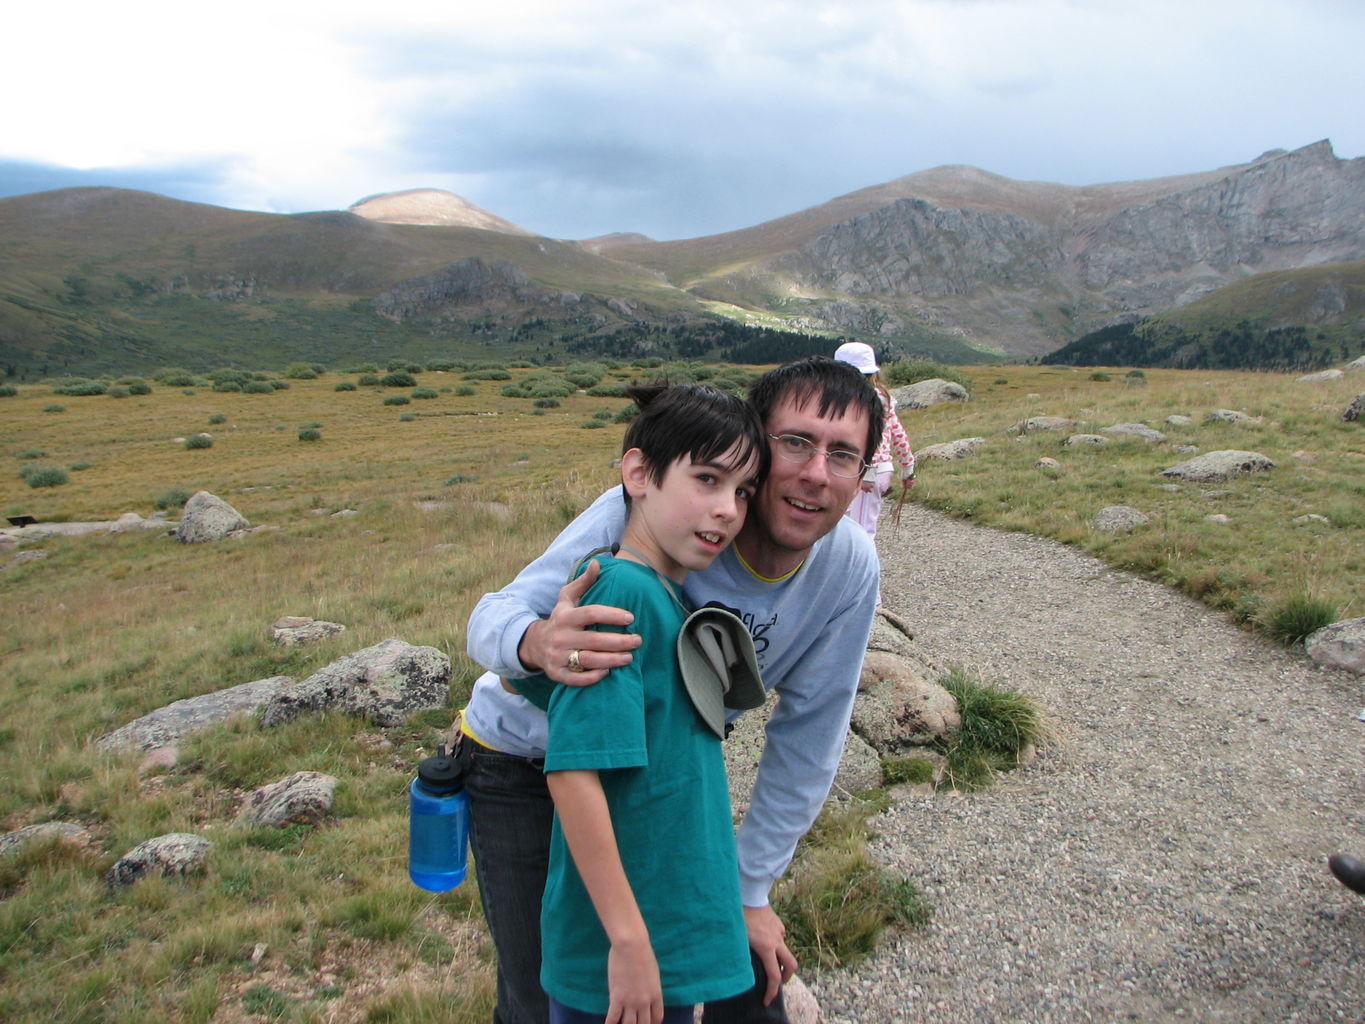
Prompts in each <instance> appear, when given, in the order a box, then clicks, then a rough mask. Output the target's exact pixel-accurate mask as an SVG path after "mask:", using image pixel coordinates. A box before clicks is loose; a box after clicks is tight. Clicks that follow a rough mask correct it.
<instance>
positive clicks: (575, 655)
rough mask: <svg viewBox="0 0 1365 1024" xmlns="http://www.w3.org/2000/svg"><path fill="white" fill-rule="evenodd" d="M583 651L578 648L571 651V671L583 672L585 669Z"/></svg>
mask: <svg viewBox="0 0 1365 1024" xmlns="http://www.w3.org/2000/svg"><path fill="white" fill-rule="evenodd" d="M582 653H583V652H582V651H579V650H577V649H575V650H572V651H570V652H569V662H568V664H569V671H570V672H582V671H584V669H583V660H582V658H581V657H580V655H581V654H582Z"/></svg>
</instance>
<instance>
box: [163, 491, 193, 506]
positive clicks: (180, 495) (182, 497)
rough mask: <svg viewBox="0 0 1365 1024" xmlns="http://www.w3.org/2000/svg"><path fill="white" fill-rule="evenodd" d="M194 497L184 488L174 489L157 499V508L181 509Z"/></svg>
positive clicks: (164, 492)
mask: <svg viewBox="0 0 1365 1024" xmlns="http://www.w3.org/2000/svg"><path fill="white" fill-rule="evenodd" d="M193 496H194V495H193V494H192V493H191V492H189V491H187V490H185V488H183V487H172V488H171V489H170V490H169V491H162V492H161V493H160V494H159V495H157V497H156V507H157V508H160V509H168V508H181V507H182V506H183V505H184V504H185V502H187V501H189V500H190V498H192V497H193Z"/></svg>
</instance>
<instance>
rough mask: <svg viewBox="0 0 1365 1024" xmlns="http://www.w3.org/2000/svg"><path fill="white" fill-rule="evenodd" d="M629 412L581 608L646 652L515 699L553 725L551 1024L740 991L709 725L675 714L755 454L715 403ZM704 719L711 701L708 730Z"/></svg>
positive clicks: (659, 390)
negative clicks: (613, 499) (701, 598)
mask: <svg viewBox="0 0 1365 1024" xmlns="http://www.w3.org/2000/svg"><path fill="white" fill-rule="evenodd" d="M631 397H632V398H634V399H635V401H636V403H637V404H638V405H639V406H640V410H641V412H640V414H639V416H637V417H636V419H635V421H634V422H633V423H632V424H631V426H630V428H629V429H628V430H627V433H626V438H625V444H624V454H623V456H622V459H621V479H622V484H623V489H624V492H625V498H626V502H627V505H628V509H629V511H628V518H627V521H626V529H625V534H624V536H623V537H622V540H621V544H620V546H619V549H618V551H617V553H616V554H615V555H614V556H602V557H598V558H596V559H594V560H592V561H591V562H589V563H588V567H587V569H585V571H587V572H596V573H597V574H598V575H597V579H596V580H595V581H594V582H593V584H592V586H591V588H590V589H589V590H588V592H587V594H586V595H585V597H584V598H583V602H582V603H583V604H599V603H600V604H607V605H612V606H615V607H618V608H625V609H628V610H630V611H631V612H632V613H633V614H634V616H635V621H634V624H633V625H632V626H631V627H630V628H631V630H632V631H634V632H636V633H639V634H640V635H641V636H642V637H643V643H642V645H641V647H640V648H639V649H638V650H636V651H635V655H634V659H633V661H632V662H631V664H630V665H628V666H626V667H624V668H618V669H613V670H612V671H611V672H610V673H609V674H608V675H607V676H606V678H604V679H603V680H602V681H601V682H599V683H597V684H596V685H593V686H583V687H579V686H558V685H555V684H553V683H551V682H550V681H549V680H548V679H546V678H545V677H544V676H539V677H532V678H530V679H524V680H518V681H517V683H516V686H517V689H518V690H520V691H521V692H522V693H523V694H524V695H525V696H526V697H527V698H528V699H530V700H531V701H532V702H533V703H536V704H538V705H540V706H541V707H543V708H545V709H546V711H547V713H548V720H549V739H548V742H547V744H546V755H545V772H546V781H547V783H548V786H549V789H550V793H551V795H552V796H553V798H554V804H555V821H554V828H553V832H552V835H551V845H550V867H549V875H548V878H547V881H546V887H545V894H544V899H543V903H542V912H541V930H542V943H543V945H542V959H541V965H542V966H541V984H542V985H543V987H544V989H545V991H546V993H547V995H548V996H549V997H550V1021H551V1024H579V1022H589V1021H592V1022H602V1021H605V1022H607V1024H615V1022H617V1021H626V1022H636V1021H638V1022H642V1024H643V1022H649V1024H660V1022H665V1024H669V1022H673V1021H678V1022H680V1024H681V1022H690V1021H691V1020H692V1012H693V1011H692V1004H694V1003H698V1002H705V1001H708V1000H713V999H722V998H726V997H729V996H733V995H736V994H738V993H740V992H742V991H745V990H747V989H748V988H750V987H751V986H752V984H753V980H754V976H753V969H752V966H751V961H750V957H749V947H748V939H747V935H746V931H745V925H744V916H743V911H742V908H741V904H740V894H739V872H738V867H737V864H736V859H735V840H734V830H733V825H732V819H731V811H730V797H729V788H728V786H727V784H726V779H725V763H724V760H723V758H722V755H721V749H720V739H721V735H720V734H719V732H718V731H717V730H720V732H723V722H719V721H716V720H711V721H709V722H708V720H706V719H705V718H704V717H703V713H702V712H701V710H700V708H701V703H700V702H698V704H697V705H696V706H694V704H693V699H692V698H690V697H689V693H688V687H689V686H692V685H694V684H693V681H692V680H688V681H687V684H686V685H685V684H684V679H683V676H682V673H681V672H680V668H679V654H678V634H679V631H680V629H681V628H682V625H683V622H684V620H685V619H686V617H687V614H686V611H685V610H684V608H683V604H682V590H681V584H682V582H683V580H684V579H685V578H686V576H687V573H688V571H689V570H694V569H702V568H705V567H706V566H708V565H710V564H711V562H712V561H713V560H714V559H715V557H716V556H717V555H718V554H719V553H720V552H721V551H722V550H723V549H724V548H725V547H726V546H727V545H728V544H729V543H730V542H731V541H733V540H734V538H735V535H736V534H737V533H738V532H739V529H740V527H741V526H742V525H743V524H744V518H745V514H746V511H747V504H748V502H749V499H750V497H751V496H752V495H753V493H754V491H755V490H756V489H757V487H758V485H759V484H760V483H761V481H762V478H763V476H764V474H765V472H766V468H767V460H768V446H767V442H766V439H765V438H764V436H763V428H762V424H761V422H760V420H759V419H758V416H757V414H756V413H755V412H754V411H753V409H752V408H751V407H750V406H749V405H748V403H746V402H744V401H742V400H741V399H739V398H736V397H734V396H732V395H728V394H726V393H725V392H722V391H719V390H717V389H715V388H711V387H707V386H702V385H687V386H679V387H671V388H670V387H662V386H654V387H647V388H634V389H632V392H631ZM741 631H742V632H743V636H742V640H743V641H744V642H745V643H749V642H750V638H749V635H748V633H747V632H746V631H743V630H742V627H741ZM576 654H577V652H574V655H576ZM569 667H570V668H571V669H576V666H575V665H574V664H573V658H572V657H571V658H570V666H569ZM754 672H755V675H754V679H753V681H752V685H753V689H754V693H755V694H756V696H755V697H754V698H753V699H755V700H757V701H758V702H761V700H762V688H761V684H760V683H759V682H758V681H757V676H756V672H757V667H756V665H754ZM727 704H729V706H743V705H735V704H730V703H729V701H728V700H727ZM718 708H719V697H718V696H717V697H716V698H715V705H714V708H713V709H712V710H713V714H712V716H711V718H712V719H715V718H716V717H717V716H716V714H715V713H714V712H715V710H716V709H718Z"/></svg>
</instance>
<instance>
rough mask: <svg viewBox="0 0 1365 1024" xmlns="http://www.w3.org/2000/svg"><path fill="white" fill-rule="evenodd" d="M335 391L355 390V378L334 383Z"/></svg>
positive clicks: (333, 388)
mask: <svg viewBox="0 0 1365 1024" xmlns="http://www.w3.org/2000/svg"><path fill="white" fill-rule="evenodd" d="M332 390H333V391H355V390H357V389H356V383H355V381H353V380H339V381H337V382H336V383H335V384H333V385H332Z"/></svg>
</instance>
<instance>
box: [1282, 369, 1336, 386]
mask: <svg viewBox="0 0 1365 1024" xmlns="http://www.w3.org/2000/svg"><path fill="white" fill-rule="evenodd" d="M1345 376H1346V374H1345V373H1344V372H1342V371H1341V370H1320V371H1318V372H1317V373H1307V374H1304V375H1303V376H1302V377H1295V378H1294V383H1295V384H1321V383H1323V382H1325V381H1329V380H1341V378H1342V377H1345Z"/></svg>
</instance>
